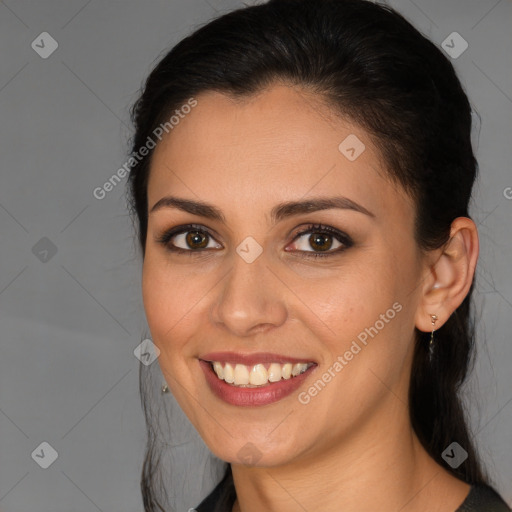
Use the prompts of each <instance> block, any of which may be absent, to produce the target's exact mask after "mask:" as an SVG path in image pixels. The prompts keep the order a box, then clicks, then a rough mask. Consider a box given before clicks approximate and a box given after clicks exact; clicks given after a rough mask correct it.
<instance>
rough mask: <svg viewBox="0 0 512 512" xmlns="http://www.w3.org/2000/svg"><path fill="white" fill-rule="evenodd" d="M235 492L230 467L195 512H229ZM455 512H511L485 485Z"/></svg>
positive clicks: (474, 488) (475, 489)
mask: <svg viewBox="0 0 512 512" xmlns="http://www.w3.org/2000/svg"><path fill="white" fill-rule="evenodd" d="M235 499H236V492H235V486H234V484H233V475H232V473H231V466H230V465H228V468H227V470H226V474H225V475H224V478H223V479H222V480H221V481H220V482H219V484H218V485H217V487H215V489H214V490H213V491H212V492H211V493H210V494H209V495H208V496H207V497H206V498H205V499H204V500H203V501H202V502H201V504H200V505H199V506H198V507H196V509H195V510H196V511H197V512H231V510H232V509H233V504H234V503H235ZM455 512H512V511H511V509H510V508H509V507H508V505H507V504H506V503H505V501H504V500H503V499H502V497H501V496H500V495H499V494H498V493H497V492H496V491H495V490H494V489H493V488H492V487H489V486H487V485H472V486H471V488H470V490H469V494H468V496H467V497H466V499H465V500H464V502H463V503H462V505H461V506H460V507H459V508H458V509H457V510H455Z"/></svg>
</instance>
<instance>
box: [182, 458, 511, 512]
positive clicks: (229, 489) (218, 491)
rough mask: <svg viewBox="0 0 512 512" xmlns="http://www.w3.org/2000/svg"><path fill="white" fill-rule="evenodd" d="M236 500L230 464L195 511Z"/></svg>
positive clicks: (218, 509)
mask: <svg viewBox="0 0 512 512" xmlns="http://www.w3.org/2000/svg"><path fill="white" fill-rule="evenodd" d="M235 500H236V492H235V485H234V483H233V474H232V473H231V466H230V465H229V464H228V467H227V469H226V473H225V474H224V477H223V478H222V480H221V481H220V482H219V483H218V485H217V486H216V487H215V489H213V491H212V492H211V493H210V494H209V495H208V496H207V497H206V498H205V499H204V500H203V501H202V502H201V503H200V504H199V505H198V506H197V507H196V508H195V509H192V510H195V511H196V512H231V510H232V509H233V504H234V502H235ZM507 512H508V511H507Z"/></svg>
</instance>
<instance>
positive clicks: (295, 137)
mask: <svg viewBox="0 0 512 512" xmlns="http://www.w3.org/2000/svg"><path fill="white" fill-rule="evenodd" d="M196 100H197V105H196V106H195V107H194V108H193V109H192V110H191V112H190V113H188V114H186V115H184V116H183V117H182V118H181V119H180V121H179V123H178V124H177V125H176V126H174V128H173V129H172V130H171V131H170V132H169V133H168V134H167V135H166V136H165V137H164V138H163V140H162V142H160V143H159V144H157V147H156V148H155V151H154V154H153V157H152V163H151V170H150V178H149V183H148V205H149V208H151V206H152V205H153V204H154V203H155V202H156V201H158V200H159V199H160V197H161V196H163V195H165V194H166V193H173V194H174V195H181V196H184V197H189V198H194V197H195V198H200V199H204V200H216V201H217V202H219V203H222V204H226V207H227V205H228V204H229V205H230V207H232V208H233V209H236V208H247V206H248V204H256V203H258V204H261V205H262V206H263V205H266V206H271V204H272V203H276V202H279V201H286V200H296V199H298V198H304V197H307V196H308V195H309V196H318V195H323V196H326V195H334V193H336V194H340V195H344V196H347V197H350V198H351V199H353V200H355V201H358V202H361V203H362V204H363V205H371V207H370V206H368V207H369V209H371V210H373V211H374V212H376V211H379V210H380V211H384V210H386V209H388V210H389V209H390V208H392V209H393V208H394V209H397V208H398V209H400V206H401V207H402V211H400V212H397V213H399V214H404V213H407V214H408V215H410V211H407V208H410V207H412V205H411V204H409V200H408V197H406V195H405V193H404V192H403V191H402V190H401V189H399V188H397V187H396V186H395V185H393V184H391V183H390V181H389V180H388V179H387V177H386V174H385V171H384V162H383V161H382V158H381V155H380V153H379V151H378V150H377V148H376V147H375V146H374V144H373V143H372V140H371V139H370V137H369V135H368V134H367V133H366V132H365V131H364V130H363V129H361V128H360V127H358V126H356V125H355V124H352V123H350V122H349V121H347V120H345V119H341V118H340V117H339V116H335V115H334V114H333V113H332V112H331V111H329V109H328V108H327V107H326V105H325V104H323V103H322V101H321V100H320V99H319V98H318V97H315V96H314V95H313V94H311V93H309V92H306V91H304V90H298V89H294V88H291V87H288V86H284V85H276V86H273V87H271V88H269V89H266V90H264V91H263V92H261V93H259V94H257V95H254V96H252V97H250V98H243V99H235V98H233V97H230V96H227V95H225V94H221V93H218V92H206V93H202V94H200V95H198V96H197V97H196ZM354 156H355V157H356V158H354ZM397 199H400V200H398V201H397ZM404 199H405V201H404Z"/></svg>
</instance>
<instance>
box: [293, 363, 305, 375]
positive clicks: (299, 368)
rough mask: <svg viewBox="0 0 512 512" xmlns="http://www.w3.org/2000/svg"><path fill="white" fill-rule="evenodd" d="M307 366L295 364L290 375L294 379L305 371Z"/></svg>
mask: <svg viewBox="0 0 512 512" xmlns="http://www.w3.org/2000/svg"><path fill="white" fill-rule="evenodd" d="M307 366H308V365H307V364H302V363H296V364H294V365H293V368H292V375H293V376H294V377H297V375H299V374H300V373H302V372H303V371H305V370H306V368H307Z"/></svg>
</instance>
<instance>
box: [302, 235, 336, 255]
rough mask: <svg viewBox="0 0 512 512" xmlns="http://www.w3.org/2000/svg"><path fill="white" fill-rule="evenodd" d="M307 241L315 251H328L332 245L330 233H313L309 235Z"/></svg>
mask: <svg viewBox="0 0 512 512" xmlns="http://www.w3.org/2000/svg"><path fill="white" fill-rule="evenodd" d="M308 241H309V243H310V244H311V247H313V249H316V250H317V251H328V250H329V249H330V248H331V246H332V235H327V234H325V233H314V234H312V235H311V236H310V237H309V239H308Z"/></svg>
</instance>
